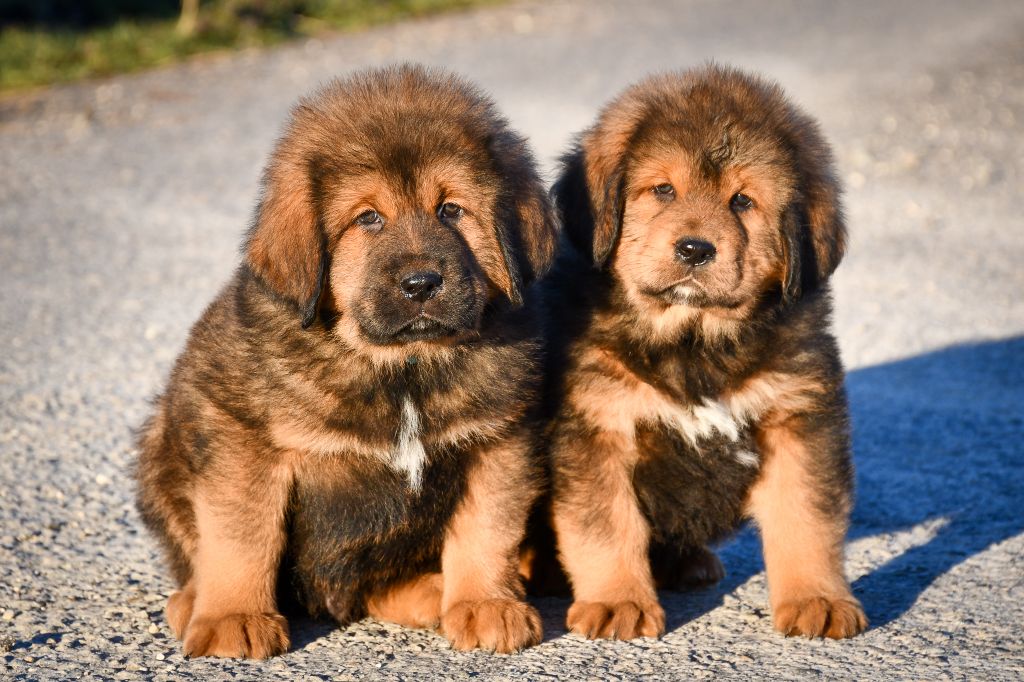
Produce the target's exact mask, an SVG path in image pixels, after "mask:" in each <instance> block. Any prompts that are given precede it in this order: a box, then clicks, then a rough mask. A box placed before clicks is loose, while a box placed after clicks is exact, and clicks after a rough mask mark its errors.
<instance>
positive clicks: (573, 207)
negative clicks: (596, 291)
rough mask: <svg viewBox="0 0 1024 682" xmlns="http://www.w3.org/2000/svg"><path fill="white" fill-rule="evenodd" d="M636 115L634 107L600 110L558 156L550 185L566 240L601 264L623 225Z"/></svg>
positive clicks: (596, 264) (595, 262)
mask: <svg viewBox="0 0 1024 682" xmlns="http://www.w3.org/2000/svg"><path fill="white" fill-rule="evenodd" d="M636 120H637V114H636V112H635V111H633V107H626V108H625V109H624V110H610V111H609V112H608V113H606V114H605V115H603V116H602V117H601V119H600V120H599V121H598V123H597V125H595V126H594V127H593V128H591V129H590V130H588V131H586V132H584V133H583V134H582V135H581V136H580V139H579V142H578V143H577V145H576V148H575V149H574V150H573V151H571V152H570V153H569V154H567V155H566V156H564V157H563V158H562V173H561V175H560V176H559V179H558V181H557V182H556V183H555V186H554V187H553V188H552V193H553V194H554V196H555V203H556V205H557V206H558V210H559V213H560V214H561V216H562V220H563V222H564V224H565V228H566V233H567V234H568V235H569V239H570V241H571V242H572V243H573V244H574V245H575V246H576V248H577V249H579V250H580V251H581V252H582V253H583V254H585V255H589V256H590V258H591V259H592V262H593V263H594V265H595V266H597V267H599V268H600V267H602V266H603V265H604V264H605V262H606V261H607V260H608V257H609V256H610V255H611V252H612V249H613V248H614V247H615V242H616V241H617V240H618V238H619V230H620V229H621V228H622V213H623V210H624V209H625V183H626V173H625V168H626V154H627V150H628V149H629V143H630V139H631V138H632V136H633V131H634V130H635V128H636V125H635V121H636Z"/></svg>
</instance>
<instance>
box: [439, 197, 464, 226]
mask: <svg viewBox="0 0 1024 682" xmlns="http://www.w3.org/2000/svg"><path fill="white" fill-rule="evenodd" d="M462 213H463V211H462V207H461V206H459V205H458V204H456V203H453V202H451V201H446V202H444V203H443V204H441V205H440V206H438V208H437V217H438V218H440V219H441V220H443V221H445V222H451V221H454V220H458V219H459V218H461V217H462Z"/></svg>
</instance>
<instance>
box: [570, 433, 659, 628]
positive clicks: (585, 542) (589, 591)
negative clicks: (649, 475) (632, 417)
mask: <svg viewBox="0 0 1024 682" xmlns="http://www.w3.org/2000/svg"><path fill="white" fill-rule="evenodd" d="M588 447H589V448H590V454H589V458H590V459H591V460H592V461H591V462H590V466H591V467H592V468H593V471H594V474H593V475H594V476H595V477H596V479H597V480H599V481H600V483H599V486H598V487H597V488H596V489H600V491H601V496H602V505H603V506H604V507H605V510H606V511H605V514H604V515H603V516H604V520H605V521H606V522H607V523H608V526H609V527H608V528H602V529H595V528H592V527H590V526H589V524H588V523H587V522H586V520H585V519H584V518H582V517H581V514H583V513H585V512H584V510H585V509H587V507H588V506H589V505H591V504H593V501H591V500H582V499H575V498H574V497H568V498H566V499H564V500H562V501H561V502H560V503H556V505H555V508H554V515H553V518H554V523H555V532H556V533H557V534H558V539H559V553H560V556H561V559H562V562H563V564H564V566H565V569H566V572H567V573H568V574H569V575H570V576H571V577H572V587H573V594H574V596H575V603H574V604H573V606H572V608H571V609H570V610H569V615H568V620H567V625H568V627H569V629H570V630H572V631H573V632H577V633H579V634H582V635H584V636H586V637H610V638H617V639H632V638H633V637H657V636H659V635H660V634H661V633H662V632H663V631H664V629H665V613H664V611H663V610H662V608H661V606H659V605H658V599H657V595H656V594H655V591H654V580H653V578H652V577H651V567H650V562H649V561H648V557H647V548H648V536H649V528H648V526H647V522H646V521H645V520H644V518H643V516H642V515H641V513H640V510H639V508H638V507H637V504H636V499H635V497H634V494H633V488H632V485H631V483H630V475H629V474H630V471H631V468H632V465H633V464H634V463H635V458H636V453H635V451H634V450H633V448H632V446H631V444H630V442H629V441H628V440H626V438H624V437H623V436H621V435H618V434H607V435H605V436H604V437H603V438H601V439H599V441H598V442H595V443H590V444H588Z"/></svg>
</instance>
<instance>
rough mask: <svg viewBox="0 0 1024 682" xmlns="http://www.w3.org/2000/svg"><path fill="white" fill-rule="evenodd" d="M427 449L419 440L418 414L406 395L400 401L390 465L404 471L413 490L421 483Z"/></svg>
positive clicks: (417, 488) (418, 487)
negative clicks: (398, 420)
mask: <svg viewBox="0 0 1024 682" xmlns="http://www.w3.org/2000/svg"><path fill="white" fill-rule="evenodd" d="M426 460H427V451H426V450H425V449H424V448H423V442H422V441H421V440H420V415H419V413H418V412H417V411H416V406H415V405H413V404H412V400H410V399H409V398H408V397H406V398H405V400H404V401H403V402H402V424H401V426H400V427H399V429H398V441H397V442H396V443H395V447H394V449H393V450H392V451H391V466H392V467H394V468H395V469H396V470H397V471H403V472H405V475H406V476H408V478H409V487H410V488H412V489H413V490H415V491H418V490H419V489H420V486H421V485H422V484H423V465H424V464H425V463H426Z"/></svg>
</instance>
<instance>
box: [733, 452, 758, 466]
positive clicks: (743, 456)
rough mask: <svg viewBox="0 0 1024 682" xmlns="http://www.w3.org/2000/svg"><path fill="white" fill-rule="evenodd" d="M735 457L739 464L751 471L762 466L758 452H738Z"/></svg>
mask: <svg viewBox="0 0 1024 682" xmlns="http://www.w3.org/2000/svg"><path fill="white" fill-rule="evenodd" d="M735 457H736V461H737V462H739V463H740V464H742V465H743V466H745V467H750V468H751V469H756V468H757V467H758V465H760V464H761V458H760V457H758V456H757V453H756V452H751V451H750V450H737V451H736V455H735Z"/></svg>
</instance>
